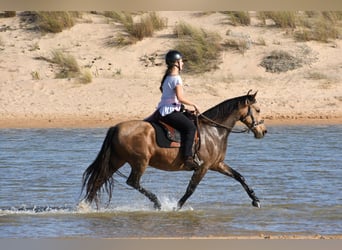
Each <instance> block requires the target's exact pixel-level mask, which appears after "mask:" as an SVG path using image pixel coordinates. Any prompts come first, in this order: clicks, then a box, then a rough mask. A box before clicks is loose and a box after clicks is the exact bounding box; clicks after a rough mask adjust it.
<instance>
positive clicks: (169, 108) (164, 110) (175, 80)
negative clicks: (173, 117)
mask: <svg viewBox="0 0 342 250" xmlns="http://www.w3.org/2000/svg"><path fill="white" fill-rule="evenodd" d="M182 84H183V81H182V78H181V77H180V75H176V76H171V75H169V76H167V77H166V78H165V80H164V83H163V86H162V88H163V94H162V96H161V100H160V102H159V104H158V107H157V109H158V110H159V113H160V114H161V115H162V116H166V115H168V114H171V113H172V112H173V111H180V109H181V103H180V102H179V100H178V98H177V95H176V86H178V85H182Z"/></svg>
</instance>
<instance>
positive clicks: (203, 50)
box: [174, 22, 222, 73]
mask: <svg viewBox="0 0 342 250" xmlns="http://www.w3.org/2000/svg"><path fill="white" fill-rule="evenodd" d="M174 34H175V35H176V37H177V38H178V41H177V42H176V45H175V49H176V50H179V51H180V52H181V53H182V54H183V55H184V59H185V60H186V61H187V64H186V65H187V66H186V69H185V71H187V72H191V73H202V72H206V71H210V70H212V69H216V68H217V65H218V63H219V55H220V51H221V48H222V47H221V44H220V41H221V37H220V35H219V34H218V33H215V32H209V31H206V30H204V29H199V28H196V27H193V26H191V25H189V24H187V23H184V22H181V23H179V24H178V25H176V26H175V28H174Z"/></svg>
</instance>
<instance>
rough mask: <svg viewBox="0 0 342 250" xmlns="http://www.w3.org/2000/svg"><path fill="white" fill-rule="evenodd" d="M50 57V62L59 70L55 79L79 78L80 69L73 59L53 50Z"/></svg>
mask: <svg viewBox="0 0 342 250" xmlns="http://www.w3.org/2000/svg"><path fill="white" fill-rule="evenodd" d="M51 55H52V58H51V62H52V63H54V64H57V65H58V67H59V69H60V71H59V72H58V73H57V74H56V78H73V77H77V76H79V74H80V67H79V65H78V63H77V61H76V59H75V57H73V56H72V55H69V54H65V53H63V52H62V51H61V50H53V51H52V52H51Z"/></svg>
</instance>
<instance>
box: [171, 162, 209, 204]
mask: <svg viewBox="0 0 342 250" xmlns="http://www.w3.org/2000/svg"><path fill="white" fill-rule="evenodd" d="M207 171H208V169H207V168H204V167H202V166H201V167H200V168H199V169H197V170H196V171H194V173H193V175H192V176H191V180H190V182H189V185H188V187H187V189H186V192H185V194H184V195H183V197H182V198H181V199H180V200H179V201H178V205H177V210H179V209H181V208H182V207H183V205H184V203H185V202H186V200H187V199H188V198H189V197H190V196H191V195H192V194H193V193H194V192H195V189H196V187H197V185H198V184H199V183H200V181H201V180H202V179H203V177H204V175H205V174H206V173H207Z"/></svg>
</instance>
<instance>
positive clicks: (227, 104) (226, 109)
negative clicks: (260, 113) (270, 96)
mask: <svg viewBox="0 0 342 250" xmlns="http://www.w3.org/2000/svg"><path fill="white" fill-rule="evenodd" d="M254 97H255V96H253V95H249V94H247V95H244V96H239V97H235V98H232V99H228V100H225V101H223V102H221V103H220V104H217V105H216V106H214V107H212V108H210V109H208V110H206V111H205V112H204V113H203V115H204V116H206V117H208V118H210V119H211V120H214V121H217V122H223V121H224V120H225V119H227V117H228V116H230V115H231V114H232V113H233V112H234V111H235V110H237V109H238V108H239V105H240V104H244V103H245V102H246V100H247V99H248V100H249V101H251V102H255V99H254Z"/></svg>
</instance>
